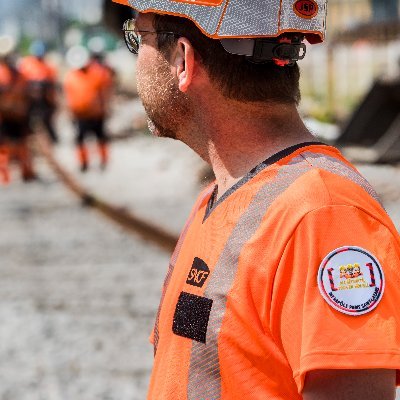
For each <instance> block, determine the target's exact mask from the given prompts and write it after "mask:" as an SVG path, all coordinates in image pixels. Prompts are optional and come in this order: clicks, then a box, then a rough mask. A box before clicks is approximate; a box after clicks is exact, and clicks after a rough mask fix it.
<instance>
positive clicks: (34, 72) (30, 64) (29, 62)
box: [18, 56, 56, 82]
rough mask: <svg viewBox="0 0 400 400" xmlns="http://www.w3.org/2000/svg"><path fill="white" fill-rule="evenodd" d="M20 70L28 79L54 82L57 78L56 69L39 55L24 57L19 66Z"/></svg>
mask: <svg viewBox="0 0 400 400" xmlns="http://www.w3.org/2000/svg"><path fill="white" fill-rule="evenodd" d="M18 69H19V71H20V72H21V73H22V75H24V77H25V79H26V80H28V81H35V82H42V81H50V82H53V81H55V79H56V71H55V69H54V68H53V67H52V66H50V65H49V64H48V63H47V62H46V61H44V60H41V59H39V58H37V57H33V56H27V57H25V58H23V59H22V60H21V62H20V64H19V66H18Z"/></svg>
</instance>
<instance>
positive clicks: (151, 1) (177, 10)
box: [129, 0, 227, 36]
mask: <svg viewBox="0 0 400 400" xmlns="http://www.w3.org/2000/svg"><path fill="white" fill-rule="evenodd" d="M226 2H227V0H224V1H223V2H222V4H221V5H220V6H212V7H210V6H203V5H197V4H188V3H178V2H176V1H171V0H129V3H130V5H131V6H132V7H133V8H136V9H137V10H138V11H151V10H157V11H159V12H165V13H168V14H175V15H177V16H184V17H185V16H186V17H188V18H189V19H191V20H192V21H194V22H195V23H196V24H197V25H198V26H199V28H201V29H202V30H204V31H205V33H206V34H208V35H210V36H213V35H215V33H216V31H217V28H218V25H219V22H220V20H221V17H222V15H223V13H224V10H225V4H226Z"/></svg>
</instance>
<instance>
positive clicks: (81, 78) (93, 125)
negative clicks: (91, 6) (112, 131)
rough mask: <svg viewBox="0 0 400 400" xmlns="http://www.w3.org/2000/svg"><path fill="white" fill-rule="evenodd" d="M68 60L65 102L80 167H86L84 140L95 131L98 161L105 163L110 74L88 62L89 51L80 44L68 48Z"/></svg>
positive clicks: (102, 166) (106, 159)
mask: <svg viewBox="0 0 400 400" xmlns="http://www.w3.org/2000/svg"><path fill="white" fill-rule="evenodd" d="M67 61H68V63H69V64H70V65H71V66H72V67H73V69H72V70H71V71H70V72H69V73H68V74H67V76H66V78H65V82H64V89H65V95H66V98H67V105H68V108H69V110H70V111H71V113H72V115H73V117H74V119H75V121H76V124H77V130H78V132H77V137H76V145H77V147H78V160H79V164H80V169H81V171H82V172H85V171H86V170H87V169H88V167H89V153H88V149H87V146H86V144H85V139H86V138H87V136H88V134H90V133H94V134H95V136H96V139H97V143H98V149H99V155H100V165H101V168H102V169H104V168H105V167H106V165H107V163H108V144H107V143H108V138H107V135H106V133H105V131H104V121H105V118H106V115H107V103H108V99H109V95H110V87H111V77H110V75H108V74H106V73H105V72H104V71H101V70H100V67H99V66H97V65H96V66H94V65H93V63H92V62H90V57H89V53H88V51H87V50H86V49H85V48H83V47H80V46H76V47H74V48H71V49H70V50H69V51H68V53H67Z"/></svg>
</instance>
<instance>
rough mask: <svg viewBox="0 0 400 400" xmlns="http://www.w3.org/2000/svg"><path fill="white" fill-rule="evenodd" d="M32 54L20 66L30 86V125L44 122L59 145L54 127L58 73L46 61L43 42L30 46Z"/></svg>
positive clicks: (36, 42)
mask: <svg viewBox="0 0 400 400" xmlns="http://www.w3.org/2000/svg"><path fill="white" fill-rule="evenodd" d="M30 53H31V55H30V56H28V57H25V58H23V59H22V61H21V63H20V65H19V70H20V71H21V73H22V74H23V75H24V76H25V78H26V80H27V81H28V84H29V97H30V101H31V106H30V110H29V117H30V118H29V119H30V124H31V127H33V124H34V123H35V122H36V120H39V121H40V122H42V123H43V125H44V127H45V129H46V131H47V133H48V135H49V138H50V140H51V141H52V142H53V143H57V141H58V136H57V133H56V131H55V129H54V126H53V115H54V112H55V110H56V79H57V73H56V71H55V69H54V68H53V67H52V66H51V65H49V64H48V63H47V62H46V61H45V59H44V57H45V55H46V46H45V44H44V43H43V42H42V41H40V40H36V41H34V42H33V43H32V44H31V46H30Z"/></svg>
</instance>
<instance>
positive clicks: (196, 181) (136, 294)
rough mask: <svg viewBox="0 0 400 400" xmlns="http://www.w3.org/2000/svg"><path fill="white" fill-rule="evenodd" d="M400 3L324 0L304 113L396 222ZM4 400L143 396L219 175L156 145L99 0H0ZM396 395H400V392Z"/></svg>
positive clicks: (189, 156)
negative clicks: (192, 235) (187, 253)
mask: <svg viewBox="0 0 400 400" xmlns="http://www.w3.org/2000/svg"><path fill="white" fill-rule="evenodd" d="M399 7H400V5H399V1H398V0H329V5H328V21H327V27H328V29H327V38H328V39H327V41H326V43H324V44H321V45H315V46H308V49H307V53H308V54H307V56H306V58H305V59H304V60H303V61H302V62H301V63H300V67H301V72H302V78H301V79H302V80H301V86H302V93H303V99H302V102H301V105H300V111H301V114H302V116H303V117H304V120H305V122H306V124H307V125H308V127H309V128H310V130H311V131H312V132H313V133H314V134H315V135H316V136H318V137H319V138H320V139H321V140H323V141H326V142H329V143H333V144H334V145H336V146H338V147H339V148H340V149H341V150H342V151H343V152H344V153H345V155H346V156H347V157H349V158H350V159H351V160H352V161H353V162H355V163H356V165H357V167H358V168H359V169H360V170H361V172H362V173H363V174H364V175H365V176H366V177H367V179H368V180H369V181H370V182H371V184H372V185H373V186H374V187H375V188H376V190H377V191H378V193H379V194H380V196H381V198H382V200H383V203H384V205H385V208H386V210H387V211H388V213H389V214H390V215H391V217H392V218H393V220H394V223H395V225H396V227H397V229H400V207H399V204H400V203H399V201H400V17H399ZM0 10H1V13H0V60H1V61H0V114H1V116H2V126H1V131H0V215H1V218H2V219H1V221H2V229H1V230H0V254H1V258H0V320H1V321H2V324H1V327H0V400H31V399H32V400H66V399H68V400H69V399H71V400H94V399H96V400H97V399H99V400H100V399H101V400H103V399H104V400H128V399H129V400H133V399H144V398H145V393H146V387H147V385H148V379H149V374H150V370H151V365H152V346H151V345H150V344H149V342H148V336H149V334H150V331H151V329H152V325H153V321H154V316H155V313H156V311H157V307H158V300H159V297H160V290H161V285H162V281H163V278H164V275H165V272H166V268H167V265H168V260H169V256H170V253H171V251H172V248H173V244H174V241H175V240H176V237H177V235H178V234H179V231H180V229H181V227H182V225H183V223H184V221H185V218H186V216H187V215H188V213H189V211H190V208H191V206H192V204H193V202H194V200H195V198H196V196H197V194H198V192H199V191H200V190H201V188H202V187H203V186H204V185H205V184H207V182H209V181H210V180H211V179H212V174H211V171H210V170H209V168H208V167H207V166H206V165H205V164H204V163H203V161H202V160H200V159H199V158H198V157H197V155H195V154H194V153H193V152H192V151H191V150H190V149H188V148H186V147H185V146H184V145H183V144H181V143H177V142H174V141H171V140H168V139H154V138H152V137H151V136H150V134H149V133H148V131H147V125H146V117H145V114H144V111H143V108H142V106H141V104H140V101H139V99H138V98H137V93H136V86H135V57H134V56H133V55H132V54H130V53H129V52H128V50H127V49H126V48H125V45H124V43H123V40H122V36H121V27H122V22H123V21H124V20H125V19H127V18H129V17H130V11H129V9H128V8H125V7H122V6H118V5H116V4H112V3H111V1H108V0H107V1H103V0H86V1H85V2H82V1H81V0H69V1H68V2H66V1H61V0H13V1H10V0H0ZM398 398H399V399H400V394H399V396H398Z"/></svg>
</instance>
